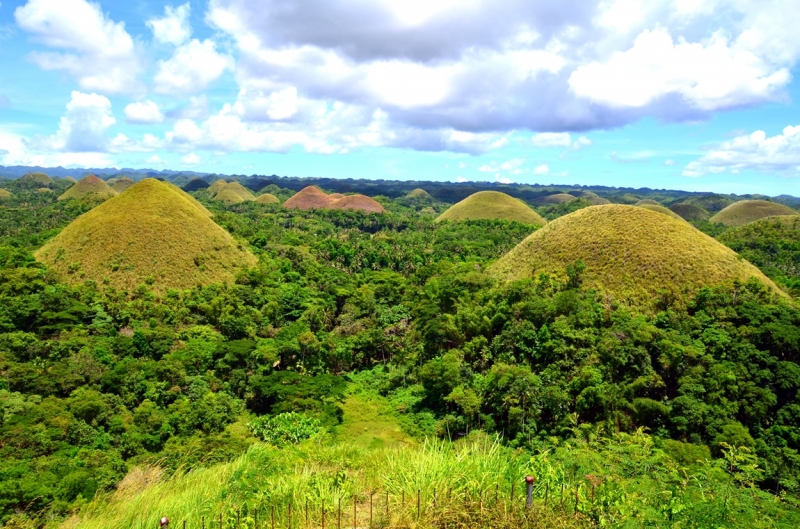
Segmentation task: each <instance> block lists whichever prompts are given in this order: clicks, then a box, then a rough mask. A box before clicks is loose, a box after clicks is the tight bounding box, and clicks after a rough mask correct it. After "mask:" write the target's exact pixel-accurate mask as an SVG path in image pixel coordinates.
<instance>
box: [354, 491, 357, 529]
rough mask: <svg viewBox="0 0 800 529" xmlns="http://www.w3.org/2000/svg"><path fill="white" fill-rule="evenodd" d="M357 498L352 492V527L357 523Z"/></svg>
mask: <svg viewBox="0 0 800 529" xmlns="http://www.w3.org/2000/svg"><path fill="white" fill-rule="evenodd" d="M357 499H358V496H356V495H355V494H353V529H356V526H357V525H358V513H357V512H356V500H357Z"/></svg>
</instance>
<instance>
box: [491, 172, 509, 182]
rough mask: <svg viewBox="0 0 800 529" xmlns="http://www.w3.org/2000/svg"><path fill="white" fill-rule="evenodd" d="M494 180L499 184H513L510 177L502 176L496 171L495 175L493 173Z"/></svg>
mask: <svg viewBox="0 0 800 529" xmlns="http://www.w3.org/2000/svg"><path fill="white" fill-rule="evenodd" d="M494 181H495V182H498V183H500V184H513V183H514V181H513V180H512V179H510V178H507V177H504V176H500V173H497V174H496V175H494Z"/></svg>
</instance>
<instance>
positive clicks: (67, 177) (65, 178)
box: [63, 176, 78, 184]
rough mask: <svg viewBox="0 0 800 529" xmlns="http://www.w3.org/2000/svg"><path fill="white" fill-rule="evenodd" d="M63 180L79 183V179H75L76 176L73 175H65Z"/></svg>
mask: <svg viewBox="0 0 800 529" xmlns="http://www.w3.org/2000/svg"><path fill="white" fill-rule="evenodd" d="M63 180H64V181H65V182H69V183H70V184H77V183H78V181H77V180H75V179H74V178H72V177H71V176H65V177H64V178H63Z"/></svg>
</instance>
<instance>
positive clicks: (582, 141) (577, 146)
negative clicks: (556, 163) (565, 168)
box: [572, 136, 592, 151]
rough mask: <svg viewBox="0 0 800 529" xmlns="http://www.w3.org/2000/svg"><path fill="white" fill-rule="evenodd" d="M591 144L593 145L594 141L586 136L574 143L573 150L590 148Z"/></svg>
mask: <svg viewBox="0 0 800 529" xmlns="http://www.w3.org/2000/svg"><path fill="white" fill-rule="evenodd" d="M591 144H592V140H590V139H589V138H587V137H586V136H581V137H580V138H578V139H577V140H575V141H574V142H573V143H572V149H574V150H576V151H577V150H578V149H582V148H583V147H588V146H590V145H591Z"/></svg>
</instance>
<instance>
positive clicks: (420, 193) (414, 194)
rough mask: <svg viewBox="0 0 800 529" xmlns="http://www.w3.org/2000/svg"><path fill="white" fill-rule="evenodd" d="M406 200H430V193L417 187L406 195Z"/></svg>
mask: <svg viewBox="0 0 800 529" xmlns="http://www.w3.org/2000/svg"><path fill="white" fill-rule="evenodd" d="M406 198H425V199H432V198H433V197H432V196H431V194H430V193H428V192H427V191H425V190H424V189H420V188H419V187H418V188H416V189H412V190H411V191H409V192H408V193H407V194H406Z"/></svg>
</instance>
